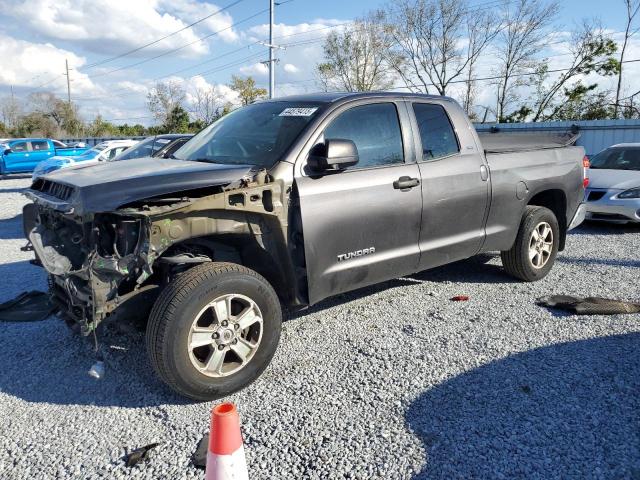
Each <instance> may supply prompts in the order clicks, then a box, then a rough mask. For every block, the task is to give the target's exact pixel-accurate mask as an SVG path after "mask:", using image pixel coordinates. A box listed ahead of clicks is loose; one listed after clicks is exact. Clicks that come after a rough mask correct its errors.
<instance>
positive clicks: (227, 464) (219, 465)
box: [205, 403, 249, 480]
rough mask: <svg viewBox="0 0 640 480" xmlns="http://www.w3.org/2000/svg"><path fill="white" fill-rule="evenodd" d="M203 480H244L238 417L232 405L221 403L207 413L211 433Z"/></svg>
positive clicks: (247, 476) (243, 459)
mask: <svg viewBox="0 0 640 480" xmlns="http://www.w3.org/2000/svg"><path fill="white" fill-rule="evenodd" d="M205 478H206V480H248V479H249V474H248V473H247V461H246V460H245V458H244V447H243V446H242V434H241V433H240V417H239V416H238V411H237V410H236V406H235V405H234V404H233V403H222V404H220V405H216V406H215V407H213V410H212V411H211V433H210V435H209V451H208V452H207V469H206V476H205Z"/></svg>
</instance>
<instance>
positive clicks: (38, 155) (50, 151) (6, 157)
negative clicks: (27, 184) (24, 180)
mask: <svg viewBox="0 0 640 480" xmlns="http://www.w3.org/2000/svg"><path fill="white" fill-rule="evenodd" d="M56 142H57V141H56ZM58 143H60V144H61V145H64V144H63V143H62V142H58ZM86 151H87V149H86V148H72V147H58V146H57V144H56V143H54V141H53V140H51V139H50V138H17V139H14V140H9V141H8V142H6V143H4V144H3V145H2V151H1V152H0V174H1V175H4V174H7V173H23V172H32V171H33V169H34V168H36V165H38V163H40V162H42V161H43V160H47V159H49V158H52V157H54V156H59V157H73V156H76V155H80V154H82V153H84V152H86Z"/></svg>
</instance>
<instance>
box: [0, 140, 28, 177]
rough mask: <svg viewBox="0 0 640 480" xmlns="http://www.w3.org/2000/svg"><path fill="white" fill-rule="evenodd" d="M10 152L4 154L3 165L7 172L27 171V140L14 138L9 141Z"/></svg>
mask: <svg viewBox="0 0 640 480" xmlns="http://www.w3.org/2000/svg"><path fill="white" fill-rule="evenodd" d="M9 148H10V149H11V153H8V154H5V155H4V165H5V169H6V170H7V172H25V171H28V170H29V168H28V167H27V163H28V162H29V161H30V158H29V157H30V154H31V152H30V150H29V148H30V147H29V142H28V141H26V140H16V141H14V142H9Z"/></svg>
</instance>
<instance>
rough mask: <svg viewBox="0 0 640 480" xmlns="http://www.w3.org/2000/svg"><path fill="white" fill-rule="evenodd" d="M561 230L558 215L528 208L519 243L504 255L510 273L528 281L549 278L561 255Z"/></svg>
mask: <svg viewBox="0 0 640 480" xmlns="http://www.w3.org/2000/svg"><path fill="white" fill-rule="evenodd" d="M559 239H560V227H559V226H558V219H557V218H556V216H555V215H554V213H553V212H552V211H551V210H549V209H548V208H545V207H537V206H533V205H529V206H527V207H526V208H525V211H524V214H523V215H522V220H521V222H520V228H519V229H518V235H517V237H516V241H515V242H514V244H513V246H512V247H511V249H510V250H506V251H503V252H500V258H501V259H502V265H503V266H504V269H505V270H506V271H507V273H508V274H509V275H511V276H513V277H516V278H518V279H520V280H524V281H525V282H535V281H536V280H541V279H543V278H544V277H546V276H547V274H548V273H549V271H550V270H551V268H552V267H553V264H554V262H555V260H556V255H557V254H558V246H559Z"/></svg>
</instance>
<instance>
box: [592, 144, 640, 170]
mask: <svg viewBox="0 0 640 480" xmlns="http://www.w3.org/2000/svg"><path fill="white" fill-rule="evenodd" d="M589 162H590V163H591V168H595V169H599V168H603V169H610V170H639V171H640V148H633V147H629V148H623V147H616V148H607V149H606V150H603V151H602V152H600V153H599V154H597V155H596V156H594V157H592V158H591V159H590V160H589Z"/></svg>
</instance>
